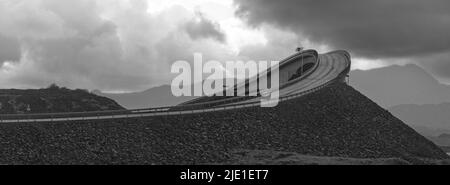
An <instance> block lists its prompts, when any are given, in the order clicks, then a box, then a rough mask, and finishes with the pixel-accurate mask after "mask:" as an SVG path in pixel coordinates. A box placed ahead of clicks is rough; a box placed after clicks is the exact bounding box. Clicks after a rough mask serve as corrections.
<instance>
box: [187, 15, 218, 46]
mask: <svg viewBox="0 0 450 185" xmlns="http://www.w3.org/2000/svg"><path fill="white" fill-rule="evenodd" d="M184 29H185V30H186V32H187V33H188V34H189V36H190V37H191V38H192V39H202V38H212V39H216V40H217V41H219V42H225V34H224V33H222V31H221V30H220V25H218V24H217V23H214V22H212V21H211V20H208V19H206V18H205V17H204V16H202V15H199V16H198V17H196V18H195V19H192V20H191V21H189V22H186V23H185V25H184Z"/></svg>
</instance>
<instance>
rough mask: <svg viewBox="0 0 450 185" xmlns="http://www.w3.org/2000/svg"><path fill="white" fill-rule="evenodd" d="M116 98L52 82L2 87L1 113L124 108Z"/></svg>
mask: <svg viewBox="0 0 450 185" xmlns="http://www.w3.org/2000/svg"><path fill="white" fill-rule="evenodd" d="M121 109H124V108H123V107H122V106H120V105H119V104H117V103H116V102H115V101H114V100H111V99H108V98H105V97H101V96H98V95H95V94H92V93H89V92H88V91H85V90H81V89H77V90H70V89H67V88H61V87H58V86H56V85H52V86H50V87H49V88H46V89H28V90H18V89H1V90H0V114H22V113H49V112H85V111H101V110H121Z"/></svg>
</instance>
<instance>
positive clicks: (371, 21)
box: [235, 0, 450, 76]
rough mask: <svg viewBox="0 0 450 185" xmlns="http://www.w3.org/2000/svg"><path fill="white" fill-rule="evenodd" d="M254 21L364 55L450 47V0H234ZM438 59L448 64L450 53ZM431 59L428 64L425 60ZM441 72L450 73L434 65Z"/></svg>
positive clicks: (414, 55) (429, 54) (429, 52)
mask: <svg viewBox="0 0 450 185" xmlns="http://www.w3.org/2000/svg"><path fill="white" fill-rule="evenodd" d="M235 4H236V5H237V6H238V9H237V11H236V15H238V16H239V17H241V18H242V19H244V20H246V22H248V23H249V24H250V25H252V26H254V27H259V26H261V25H264V24H271V25H274V26H276V27H279V28H282V29H285V30H290V31H292V32H295V33H296V34H297V35H298V36H299V37H303V38H307V39H309V40H310V41H311V42H313V43H322V44H326V45H329V46H330V47H331V48H334V49H347V50H349V51H350V52H351V53H352V54H353V55H354V56H357V57H360V58H365V59H374V60H376V59H389V60H391V61H395V59H401V58H410V59H411V62H420V61H418V60H419V58H420V59H421V60H426V61H423V63H425V62H430V60H433V59H434V58H433V56H436V55H440V54H443V53H449V52H450V37H449V34H448V33H450V1H447V0H430V1H422V0H396V1H391V0H378V1H371V0H340V1H317V0H282V1H277V2H274V1H271V0H235ZM440 61H441V62H438V61H436V62H433V63H435V64H436V65H435V66H436V67H437V66H444V68H443V69H448V66H450V64H449V63H450V62H449V61H450V58H446V59H440ZM426 65H429V64H426ZM435 71H436V72H438V73H440V74H441V75H447V76H450V70H447V71H445V72H442V71H439V70H435Z"/></svg>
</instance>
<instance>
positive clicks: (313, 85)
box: [0, 50, 351, 123]
mask: <svg viewBox="0 0 450 185" xmlns="http://www.w3.org/2000/svg"><path fill="white" fill-rule="evenodd" d="M305 66H308V67H307V68H306V67H305ZM350 67H351V57H350V54H349V53H348V52H346V51H342V50H340V51H333V52H329V53H325V54H318V53H317V51H315V50H304V51H302V52H297V53H295V54H293V55H292V56H289V57H288V58H286V59H284V60H282V61H280V65H279V75H280V88H279V97H280V98H279V101H280V102H283V101H289V100H291V99H294V98H298V97H301V96H305V95H307V94H311V93H314V92H316V91H318V90H320V89H323V88H325V87H327V86H329V85H331V84H333V83H345V79H346V77H348V73H349V72H350ZM299 69H301V71H302V72H301V73H300V74H299V73H298V71H299ZM303 70H304V71H303ZM248 84H250V85H251V84H256V78H255V77H253V78H250V79H249V80H248ZM245 86H246V85H243V84H241V85H238V86H236V87H235V88H245ZM247 86H248V85H247ZM261 98H262V97H261V96H256V97H248V96H244V97H239V96H238V97H227V98H223V99H219V100H212V101H203V102H201V103H200V102H199V103H196V101H195V100H193V101H190V102H187V103H184V104H181V105H177V106H171V107H158V108H147V109H133V110H117V111H94V112H70V113H45V114H4V115H0V123H14V122H17V123H20V122H63V121H77V120H107V119H126V118H136V117H152V116H176V115H182V114H199V113H204V112H213V111H223V110H232V109H241V108H246V107H253V106H260V105H261V101H260V99H261Z"/></svg>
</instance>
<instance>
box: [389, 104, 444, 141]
mask: <svg viewBox="0 0 450 185" xmlns="http://www.w3.org/2000/svg"><path fill="white" fill-rule="evenodd" d="M389 111H390V112H391V113H392V114H394V115H395V116H397V117H398V118H400V119H401V120H403V121H404V122H405V123H407V124H409V125H414V126H415V127H418V128H419V129H421V130H424V132H426V133H427V134H426V135H428V136H437V135H440V134H443V133H450V114H449V113H450V103H441V104H436V105H433V104H426V105H397V106H394V107H391V108H389ZM420 127H422V128H420ZM423 127H425V128H428V130H434V133H429V132H427V131H426V129H423Z"/></svg>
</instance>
